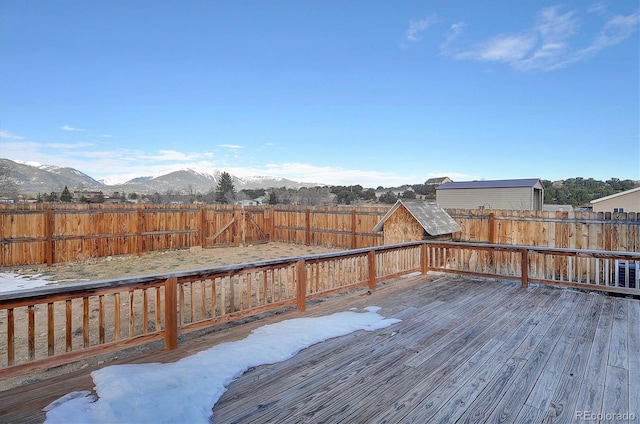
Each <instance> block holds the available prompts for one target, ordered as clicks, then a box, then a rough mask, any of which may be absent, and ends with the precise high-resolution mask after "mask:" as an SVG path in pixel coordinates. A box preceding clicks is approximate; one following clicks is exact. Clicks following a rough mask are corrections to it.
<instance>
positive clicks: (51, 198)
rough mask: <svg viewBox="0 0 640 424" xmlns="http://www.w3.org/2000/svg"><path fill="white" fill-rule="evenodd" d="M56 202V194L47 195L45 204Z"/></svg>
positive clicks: (53, 192)
mask: <svg viewBox="0 0 640 424" xmlns="http://www.w3.org/2000/svg"><path fill="white" fill-rule="evenodd" d="M58 200H59V199H58V193H56V192H55V191H52V192H51V193H49V195H47V202H50V203H55V202H57V201H58Z"/></svg>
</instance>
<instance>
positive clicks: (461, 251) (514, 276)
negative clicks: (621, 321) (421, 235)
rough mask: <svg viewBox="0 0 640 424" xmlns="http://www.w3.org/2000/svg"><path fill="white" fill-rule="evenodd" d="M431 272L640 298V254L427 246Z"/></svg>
mask: <svg viewBox="0 0 640 424" xmlns="http://www.w3.org/2000/svg"><path fill="white" fill-rule="evenodd" d="M426 246H427V250H428V254H427V257H428V264H427V268H428V270H429V271H441V272H450V273H454V274H464V275H472V276H478V277H485V278H486V277H489V278H497V279H505V280H520V281H521V282H522V285H523V287H526V286H527V285H528V284H529V283H540V284H545V285H553V286H563V287H573V288H580V289H587V290H599V291H607V292H613V293H622V294H631V295H640V284H639V283H640V253H635V252H623V251H609V250H581V249H560V248H552V247H542V246H514V245H506V244H488V243H462V242H426Z"/></svg>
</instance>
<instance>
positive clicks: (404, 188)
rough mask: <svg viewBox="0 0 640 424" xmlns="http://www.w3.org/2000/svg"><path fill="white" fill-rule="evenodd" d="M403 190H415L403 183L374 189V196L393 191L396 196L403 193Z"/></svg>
mask: <svg viewBox="0 0 640 424" xmlns="http://www.w3.org/2000/svg"><path fill="white" fill-rule="evenodd" d="M405 191H415V190H414V189H413V187H411V186H410V185H403V186H400V187H391V188H383V189H380V190H376V191H375V195H376V198H380V196H382V195H383V194H386V193H393V194H394V195H395V196H396V197H399V196H401V195H403V194H404V192H405Z"/></svg>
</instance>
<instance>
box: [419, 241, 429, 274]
mask: <svg viewBox="0 0 640 424" xmlns="http://www.w3.org/2000/svg"><path fill="white" fill-rule="evenodd" d="M428 255H429V249H428V248H427V245H426V244H425V243H423V244H421V245H420V272H422V275H427V272H429V256H428Z"/></svg>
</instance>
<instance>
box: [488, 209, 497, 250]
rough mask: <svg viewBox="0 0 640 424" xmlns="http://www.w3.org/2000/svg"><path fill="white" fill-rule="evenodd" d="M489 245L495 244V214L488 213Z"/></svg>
mask: <svg viewBox="0 0 640 424" xmlns="http://www.w3.org/2000/svg"><path fill="white" fill-rule="evenodd" d="M489 243H491V244H495V243H496V214H495V213H493V212H491V213H489Z"/></svg>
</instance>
